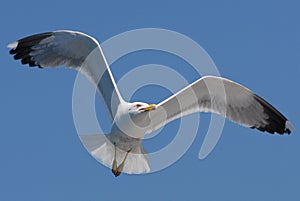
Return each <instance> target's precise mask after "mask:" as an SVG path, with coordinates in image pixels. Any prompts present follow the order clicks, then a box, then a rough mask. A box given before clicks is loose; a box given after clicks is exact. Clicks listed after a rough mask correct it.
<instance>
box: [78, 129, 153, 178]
mask: <svg viewBox="0 0 300 201" xmlns="http://www.w3.org/2000/svg"><path fill="white" fill-rule="evenodd" d="M79 137H80V139H81V142H82V143H83V145H84V146H85V148H86V149H87V150H88V152H89V153H90V154H91V155H92V156H93V157H94V158H95V159H96V160H97V161H99V162H100V163H102V164H104V165H105V166H107V167H109V168H112V163H113V159H114V156H115V147H114V145H113V144H112V143H111V141H110V140H109V137H110V136H109V134H105V135H104V134H96V135H80V136H79ZM125 154H126V151H124V150H122V149H119V148H117V153H116V156H117V158H116V159H117V163H118V164H120V163H121V162H122V161H123V159H124V157H125ZM123 172H125V173H127V174H142V173H147V172H150V167H149V164H148V160H147V153H146V151H145V150H144V148H143V147H142V145H140V146H138V147H134V151H133V152H130V153H129V154H128V156H127V159H126V161H125V166H124V168H123Z"/></svg>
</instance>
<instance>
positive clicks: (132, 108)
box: [128, 102, 156, 114]
mask: <svg viewBox="0 0 300 201" xmlns="http://www.w3.org/2000/svg"><path fill="white" fill-rule="evenodd" d="M155 109H156V105H155V104H147V103H143V102H133V103H130V104H129V109H128V112H129V113H131V114H138V113H142V112H146V111H151V110H155Z"/></svg>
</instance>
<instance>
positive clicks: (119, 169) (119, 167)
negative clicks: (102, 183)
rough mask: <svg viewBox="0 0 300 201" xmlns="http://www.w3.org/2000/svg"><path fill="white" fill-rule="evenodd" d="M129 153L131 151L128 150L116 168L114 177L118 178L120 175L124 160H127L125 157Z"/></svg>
mask: <svg viewBox="0 0 300 201" xmlns="http://www.w3.org/2000/svg"><path fill="white" fill-rule="evenodd" d="M130 151H131V149H129V150H128V151H127V152H126V155H125V157H124V160H123V162H122V163H121V164H120V165H119V166H118V168H117V172H116V174H115V176H116V177H117V176H119V175H120V174H121V173H122V170H123V168H124V165H125V160H126V158H127V156H128V154H129V152H130Z"/></svg>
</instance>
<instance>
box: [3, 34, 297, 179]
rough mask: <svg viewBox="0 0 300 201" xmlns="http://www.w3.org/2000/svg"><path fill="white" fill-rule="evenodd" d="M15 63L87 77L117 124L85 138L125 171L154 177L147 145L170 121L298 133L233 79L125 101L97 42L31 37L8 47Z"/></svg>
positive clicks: (99, 155) (205, 80)
mask: <svg viewBox="0 0 300 201" xmlns="http://www.w3.org/2000/svg"><path fill="white" fill-rule="evenodd" d="M7 47H8V48H10V54H12V55H14V59H15V60H21V62H22V64H28V65H29V66H30V67H34V66H37V67H39V68H55V67H59V66H66V67H68V68H71V69H75V70H77V71H79V72H80V73H82V74H83V75H84V76H85V77H86V78H87V79H88V80H89V81H90V82H91V83H92V84H93V86H94V87H95V88H96V90H97V92H98V94H99V95H100V97H101V99H102V101H103V104H104V105H105V107H106V109H107V113H108V116H109V118H110V120H111V125H112V126H111V132H110V133H109V134H96V135H83V136H82V137H81V140H82V142H83V144H84V145H85V147H86V148H87V149H88V151H89V152H90V153H91V154H92V155H93V156H94V157H95V158H96V159H97V160H99V161H100V162H102V163H103V164H105V165H107V166H108V167H110V168H111V170H112V172H113V174H114V175H115V176H116V177H117V176H119V175H120V174H121V173H122V172H126V173H128V174H141V173H147V172H150V167H149V164H148V160H147V152H146V151H145V150H144V148H143V146H142V140H143V138H144V136H145V135H146V134H149V133H151V132H153V131H155V130H157V129H159V128H161V127H162V126H164V125H166V124H168V123H169V122H171V121H173V120H175V119H178V118H181V117H183V116H185V115H188V114H192V113H196V112H211V113H216V114H219V115H221V116H223V117H226V118H227V119H229V120H231V121H232V122H235V123H237V124H239V125H242V126H245V127H249V128H255V129H258V130H260V131H263V132H268V133H271V134H274V133H278V134H280V135H283V134H285V133H286V134H290V133H291V130H293V129H294V127H293V125H292V124H291V123H290V121H288V120H287V118H286V117H285V116H283V115H282V114H281V113H280V112H279V111H278V110H277V109H275V108H274V107H273V106H272V105H271V104H269V103H268V102H266V101H265V100H264V99H263V98H261V97H259V96H258V95H256V94H254V93H253V92H252V91H250V90H249V89H247V88H246V87H244V86H242V85H240V84H238V83H235V82H233V81H231V80H228V79H225V78H222V77H216V76H204V77H202V78H200V79H198V80H196V81H195V82H193V83H191V84H190V85H188V86H187V87H185V88H183V89H182V90H180V91H179V92H177V93H176V94H174V95H172V96H171V97H169V98H167V99H166V100H164V101H162V102H161V103H158V104H148V103H144V102H133V103H130V102H127V101H125V100H124V99H123V98H122V96H121V94H120V92H119V90H118V88H117V85H116V82H115V80H114V78H113V75H112V73H111V70H110V68H109V65H108V63H107V61H106V59H105V56H104V54H103V51H102V49H101V47H100V45H99V43H98V42H97V40H96V39H94V38H93V37H91V36H89V35H86V34H84V33H81V32H76V31H70V30H59V31H53V32H46V33H40V34H35V35H32V36H28V37H25V38H23V39H20V40H18V41H15V42H13V43H10V44H9V45H8V46H7Z"/></svg>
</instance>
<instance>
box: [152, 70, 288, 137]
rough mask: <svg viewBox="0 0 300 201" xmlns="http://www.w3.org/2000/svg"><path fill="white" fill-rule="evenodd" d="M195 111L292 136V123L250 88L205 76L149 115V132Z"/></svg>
mask: <svg viewBox="0 0 300 201" xmlns="http://www.w3.org/2000/svg"><path fill="white" fill-rule="evenodd" d="M195 112H212V113H216V114H219V115H222V116H224V117H226V118H228V119H229V120H231V121H233V122H235V123H238V124H240V125H243V126H246V127H250V128H256V129H258V130H261V131H267V132H269V133H272V134H273V133H275V132H277V133H279V134H284V133H288V134H290V133H291V129H293V126H292V124H291V123H290V122H289V121H288V120H287V118H285V117H284V116H283V115H282V114H281V113H280V112H279V111H278V110H276V109H275V108H274V107H273V106H272V105H270V104H269V103H267V102H266V101H265V100H264V99H262V98H261V97H259V96H257V95H255V94H254V93H253V92H251V91H250V90H249V89H247V88H245V87H243V86H241V85H239V84H237V83H235V82H233V81H230V80H228V79H225V78H220V77H214V76H206V77H203V78H201V79H199V80H197V81H195V82H194V83H192V84H191V85H189V86H187V87H186V88H184V89H183V90H181V91H179V92H178V93H177V94H175V95H173V96H171V97H170V98H168V99H166V100H164V101H163V102H161V103H160V104H159V105H158V106H157V109H156V110H153V111H150V112H149V117H150V119H151V123H150V125H149V127H148V130H147V132H146V133H150V132H152V131H154V130H156V129H158V128H160V127H162V126H164V125H165V124H167V123H169V122H170V121H172V120H174V119H177V118H180V117H182V116H184V115H188V114H191V113H195Z"/></svg>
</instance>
